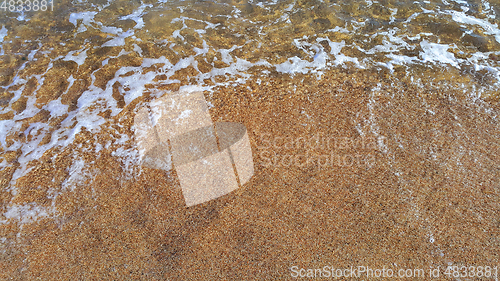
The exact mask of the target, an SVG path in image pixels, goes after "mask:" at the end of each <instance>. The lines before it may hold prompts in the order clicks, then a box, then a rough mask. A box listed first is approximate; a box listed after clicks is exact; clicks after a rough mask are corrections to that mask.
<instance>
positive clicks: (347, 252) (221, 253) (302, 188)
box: [0, 70, 500, 280]
mask: <svg viewBox="0 0 500 281" xmlns="http://www.w3.org/2000/svg"><path fill="white" fill-rule="evenodd" d="M470 91H472V89H471V90H470ZM470 91H469V92H467V91H465V92H464V91H461V90H460V91H459V90H457V89H455V88H453V87H452V86H449V87H437V86H435V87H432V86H428V87H426V88H423V87H417V86H415V85H413V84H411V83H409V82H408V83H405V82H404V79H402V80H397V81H396V80H395V79H392V80H391V79H390V78H387V77H382V76H378V75H375V74H372V73H369V72H362V71H359V72H349V71H346V70H332V71H328V72H326V73H325V74H324V75H323V77H322V78H321V79H317V77H315V76H296V77H295V78H290V77H288V76H280V75H278V74H276V73H274V74H271V76H270V77H269V79H267V80H265V81H263V82H262V83H256V81H254V80H249V81H248V82H247V83H246V84H244V85H240V86H236V87H229V86H227V87H220V88H218V89H217V90H216V91H215V92H214V94H212V95H208V94H206V95H205V98H206V100H207V101H208V102H210V103H211V104H213V107H211V108H210V115H211V117H212V121H213V122H238V123H241V124H243V125H245V126H246V129H247V131H248V136H249V140H250V144H251V148H252V155H253V165H254V173H253V176H252V177H251V178H250V180H249V181H248V182H247V183H246V184H244V185H242V186H241V187H240V188H237V189H236V190H234V191H232V192H230V193H228V194H226V195H223V196H221V197H218V198H216V199H213V200H210V201H207V202H204V203H202V204H197V205H194V206H191V207H187V206H186V204H185V201H184V198H183V194H182V190H181V187H180V183H179V180H178V176H177V174H176V171H175V169H172V170H170V171H164V170H161V169H152V168H148V167H145V166H139V165H136V167H135V171H136V172H135V173H132V174H127V175H126V174H125V173H124V167H123V166H122V164H121V162H120V161H118V160H117V158H116V157H113V151H114V149H116V147H115V146H114V145H111V146H110V147H108V148H104V149H103V150H102V151H100V152H99V153H98V154H95V153H93V152H92V149H91V148H93V147H95V146H96V145H97V144H98V143H106V141H107V140H109V139H110V138H119V136H117V135H116V134H125V135H127V136H129V137H130V138H131V139H133V136H134V132H133V130H132V124H133V122H134V116H135V114H136V112H134V110H135V109H136V106H135V105H136V104H137V103H138V102H144V103H146V102H148V95H147V93H146V94H145V95H144V97H142V98H140V99H138V100H137V101H134V102H133V103H132V104H130V105H129V106H128V107H127V108H125V109H124V110H123V112H122V113H120V114H119V115H118V116H116V117H114V118H109V121H108V123H107V124H105V125H104V126H103V128H104V129H103V130H102V131H101V132H100V133H98V134H97V135H93V134H92V133H90V132H88V131H83V132H82V133H80V134H79V135H78V138H77V140H75V142H74V143H72V144H71V145H69V146H67V147H64V148H61V149H60V150H59V151H57V157H55V158H54V159H53V158H52V156H53V155H56V154H55V151H48V152H47V153H46V154H45V155H44V156H43V157H42V158H40V159H39V160H38V161H37V162H36V163H33V164H32V166H33V167H34V168H33V169H32V170H30V171H29V172H28V173H27V174H26V175H25V176H23V177H21V178H19V179H18V180H17V186H18V187H19V190H18V194H17V195H16V196H15V197H14V198H13V199H12V200H13V201H12V202H13V203H16V204H24V203H29V202H36V203H37V204H38V205H40V206H46V207H50V205H51V204H52V201H51V200H49V199H48V198H50V194H53V193H54V192H60V191H61V188H62V187H61V183H62V182H63V181H64V180H65V179H67V178H68V177H69V176H70V175H68V172H67V171H68V167H69V166H70V165H71V159H72V156H73V155H75V154H77V155H79V156H80V157H83V158H84V159H86V160H87V161H86V162H87V163H91V164H89V165H90V166H88V167H86V168H88V169H89V170H90V171H92V172H91V175H90V176H88V177H86V178H85V180H83V181H81V182H79V183H77V184H75V188H74V189H73V190H66V191H65V192H62V193H60V195H59V196H58V197H57V200H55V206H53V207H54V208H55V210H56V215H54V216H51V217H46V218H40V219H38V220H36V221H34V222H30V223H24V224H23V223H20V222H18V221H14V220H12V221H9V222H7V223H5V224H2V225H0V234H1V235H0V236H1V237H6V240H5V241H3V242H4V243H3V248H2V249H1V250H0V280H294V279H297V278H295V277H296V275H294V271H293V270H292V269H293V268H295V269H301V268H302V269H316V268H324V267H325V266H328V267H331V268H334V269H345V268H350V267H359V266H362V267H369V268H372V269H382V268H386V269H389V268H390V269H392V270H393V271H394V275H395V276H394V277H392V278H376V277H374V276H367V275H366V274H365V275H360V276H347V277H346V276H343V277H340V278H339V279H352V280H355V279H359V280H372V279H394V280H398V279H400V278H397V274H398V270H400V269H405V270H406V269H412V270H414V269H423V270H424V272H425V276H420V277H418V278H417V277H415V278H403V279H408V280H452V279H453V280H495V278H493V277H491V276H490V277H489V278H486V277H481V278H479V277H475V278H470V279H464V278H454V277H453V276H452V275H446V274H445V270H446V268H447V267H448V266H458V267H459V268H461V267H463V266H466V267H468V268H470V267H471V266H475V267H479V266H482V267H491V268H493V267H500V256H499V253H500V251H499V250H500V239H499V237H500V206H499V202H500V201H499V195H500V182H499V178H500V165H499V164H500V158H499V157H500V138H499V136H500V130H499V129H500V123H499V119H498V113H499V109H498V105H497V104H496V103H495V102H494V101H485V100H483V99H472V98H471V95H470ZM165 93H166V94H168V93H169V91H167V90H166V91H165ZM152 99H153V98H151V100H152ZM127 145H128V146H129V148H130V149H134V148H136V143H135V142H133V141H130V142H129V143H128V144H127ZM13 161H14V160H13ZM92 161H93V163H92ZM13 172H14V169H13V168H12V169H5V170H2V171H0V179H1V187H2V188H1V189H0V190H1V193H0V196H2V200H4V202H5V201H7V202H8V199H9V198H10V196H11V195H10V193H8V192H7V191H6V190H7V189H8V186H9V184H10V181H9V179H10V178H11V176H12V173H13ZM9 200H10V199H9ZM436 268H439V269H440V275H439V277H436V276H435V277H434V278H431V276H429V270H431V269H436ZM302 272H305V271H302ZM469 274H470V270H469ZM307 279H310V278H307ZM323 279H326V278H323Z"/></svg>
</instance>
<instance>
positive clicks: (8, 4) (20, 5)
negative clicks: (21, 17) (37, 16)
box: [0, 0, 54, 12]
mask: <svg viewBox="0 0 500 281" xmlns="http://www.w3.org/2000/svg"><path fill="white" fill-rule="evenodd" d="M0 1H1V0H0ZM53 1H54V0H48V1H47V0H17V1H15V0H10V1H7V0H4V1H2V4H1V5H0V10H3V11H4V12H6V11H9V12H29V11H33V12H38V11H47V10H50V11H54V2H53Z"/></svg>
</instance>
